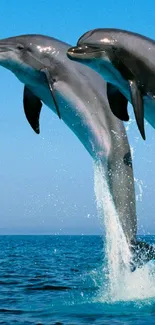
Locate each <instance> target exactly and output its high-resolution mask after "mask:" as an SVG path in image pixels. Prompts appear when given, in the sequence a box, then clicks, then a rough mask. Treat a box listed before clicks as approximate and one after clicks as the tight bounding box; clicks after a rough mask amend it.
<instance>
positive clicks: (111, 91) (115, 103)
mask: <svg viewBox="0 0 155 325" xmlns="http://www.w3.org/2000/svg"><path fill="white" fill-rule="evenodd" d="M107 96H108V101H109V105H110V108H111V110H112V112H113V114H114V115H115V116H116V117H118V118H119V119H120V120H122V121H128V120H129V115H128V112H127V105H128V101H127V99H126V98H125V97H124V96H123V95H122V94H121V92H120V91H119V90H118V89H117V88H116V87H115V86H113V85H112V84H110V83H107Z"/></svg>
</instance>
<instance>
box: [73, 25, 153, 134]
mask: <svg viewBox="0 0 155 325" xmlns="http://www.w3.org/2000/svg"><path fill="white" fill-rule="evenodd" d="M68 56H69V57H70V58H72V59H75V60H77V61H79V62H81V63H82V62H83V63H84V64H86V65H88V66H90V67H91V68H92V69H94V70H96V71H97V72H99V73H100V74H101V75H102V76H103V78H104V79H105V80H106V81H107V83H108V84H107V95H108V99H109V104H110V107H111V110H112V112H113V113H114V114H115V115H116V116H117V117H118V118H120V119H121V120H124V121H127V120H128V119H129V116H128V112H127V102H128V101H129V102H131V104H132V106H133V109H134V113H135V118H136V121H137V125H138V128H139V130H140V133H141V135H142V137H143V139H145V130H144V117H145V119H146V120H147V121H148V122H149V123H150V124H151V125H152V127H153V128H155V41H154V40H152V39H150V38H147V37H144V36H142V35H139V34H137V33H133V32H128V31H124V30H120V29H108V28H105V29H95V30H91V31H89V32H87V33H85V34H84V35H83V36H81V37H80V39H79V40H78V43H77V47H74V48H71V49H69V51H68Z"/></svg>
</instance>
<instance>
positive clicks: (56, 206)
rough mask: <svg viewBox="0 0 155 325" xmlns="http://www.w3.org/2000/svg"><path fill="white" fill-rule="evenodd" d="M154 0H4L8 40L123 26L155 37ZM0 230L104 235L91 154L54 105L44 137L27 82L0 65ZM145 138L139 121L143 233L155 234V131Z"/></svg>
mask: <svg viewBox="0 0 155 325" xmlns="http://www.w3.org/2000/svg"><path fill="white" fill-rule="evenodd" d="M154 13H155V3H154V0H148V1H144V0H125V1H122V0H108V1H103V0H96V1H90V0H89V1H88V0H74V1H70V0H65V1H64V0H56V1H51V0H26V1H21V0H16V1H15V0H7V1H6V0H1V1H0V38H5V37H9V36H16V35H19V34H28V33H39V34H45V35H49V36H52V37H55V38H59V39H60V40H63V41H66V42H68V43H70V44H72V45H74V44H75V43H76V41H77V39H78V38H79V36H80V35H81V34H83V33H84V32H86V31H87V30H89V29H93V28H99V27H115V28H123V29H128V30H131V31H135V32H139V33H141V34H144V35H147V36H149V37H151V38H154V39H155V14H154ZM0 95H1V96H0V221H1V222H0V234H3V233H8V234H10V233H24V234H27V233H60V234H64V233H65V234H72V233H74V234H81V233H84V234H89V233H91V234H92V233H94V234H96V233H99V232H100V227H99V221H98V218H97V213H96V207H95V198H94V190H93V167H92V160H91V158H90V157H89V155H88V153H87V152H86V150H85V149H84V147H83V146H82V144H81V143H80V142H79V140H78V139H77V138H76V137H75V135H74V134H73V133H72V132H71V130H70V129H68V128H67V127H66V126H65V124H64V123H63V122H62V121H60V120H59V119H58V118H57V117H56V116H55V115H54V114H53V113H52V111H50V109H49V108H47V107H45V106H44V107H43V109H42V114H41V134H40V136H37V135H36V134H35V133H34V132H33V131H32V129H31V128H30V126H29V124H28V123H27V121H26V118H25V115H24V112H23V106H22V100H23V85H22V84H21V83H20V82H19V81H18V80H17V79H16V78H15V76H14V75H13V74H11V72H9V71H7V70H5V69H4V68H2V67H0ZM146 136H147V141H146V142H145V143H144V141H142V140H141V138H140V136H139V133H138V131H137V128H136V124H135V123H132V124H131V126H130V130H129V138H130V142H131V145H132V146H133V147H134V148H135V151H134V156H135V158H134V173H135V177H136V179H138V180H139V181H138V183H139V184H141V185H142V189H143V198H142V200H143V201H140V195H139V194H140V193H141V192H140V191H139V189H138V186H137V185H136V192H137V195H138V202H137V214H138V219H139V232H140V233H144V230H145V232H146V233H147V232H150V233H155V216H154V211H155V168H154V166H155V162H154V159H155V130H153V129H152V128H151V127H150V126H146Z"/></svg>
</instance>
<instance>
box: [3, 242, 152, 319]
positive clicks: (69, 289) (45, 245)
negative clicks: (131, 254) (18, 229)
mask: <svg viewBox="0 0 155 325" xmlns="http://www.w3.org/2000/svg"><path fill="white" fill-rule="evenodd" d="M141 239H143V240H144V239H145V240H146V241H147V242H150V243H155V236H146V237H145V238H141ZM106 247H107V245H106V239H105V237H103V238H102V237H100V236H0V252H1V254H0V324H9V325H13V324H25V325H26V324H27V325H28V324H33V325H34V324H38V325H39V324H40V325H41V324H44V325H47V324H57V325H58V324H59V325H60V324H68V325H69V324H70V325H71V324H72V325H73V324H100V325H102V324H109V325H111V324H134V325H137V324H155V266H154V263H153V262H150V263H148V265H145V266H144V267H143V268H142V269H138V270H136V271H135V272H134V273H130V274H129V273H128V275H129V278H127V279H124V278H123V281H122V282H121V278H119V279H118V281H120V283H119V286H118V289H116V288H115V289H116V290H118V292H117V296H116V295H113V290H111V285H112V284H109V281H110V279H109V274H108V264H107V258H106V254H107V253H106ZM114 285H115V282H114ZM115 294H116V292H115ZM119 294H120V296H119Z"/></svg>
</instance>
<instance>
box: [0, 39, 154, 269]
mask: <svg viewBox="0 0 155 325" xmlns="http://www.w3.org/2000/svg"><path fill="white" fill-rule="evenodd" d="M69 47H70V45H68V44H66V43H63V42H61V41H59V40H56V39H54V38H51V37H47V36H43V35H23V36H17V37H11V38H7V39H4V40H0V65H2V66H3V67H5V68H7V69H9V70H11V71H12V72H13V73H14V74H15V75H16V76H17V77H18V79H19V80H20V81H21V82H22V83H24V84H25V86H24V99H23V103H24V111H25V114H26V117H27V119H28V121H29V123H30V125H31V126H32V128H33V129H34V131H35V132H36V133H39V132H40V129H39V116H40V112H41V107H42V103H44V104H45V105H47V106H48V107H49V108H50V109H52V110H53V111H54V112H55V113H56V114H57V115H58V117H59V118H61V119H62V120H63V121H64V122H65V123H66V124H67V125H68V126H69V128H70V129H71V130H72V131H73V132H74V133H75V134H76V136H77V137H78V138H79V140H80V141H81V142H82V144H83V145H84V146H85V148H86V149H87V151H88V152H89V153H90V155H91V156H92V157H93V159H94V160H96V161H100V162H101V163H102V165H103V168H104V170H105V173H106V177H107V181H108V184H109V188H110V192H111V195H112V198H113V202H114V204H115V208H116V211H117V213H118V216H119V220H120V223H121V226H122V229H123V232H124V234H125V236H126V239H127V242H128V244H129V245H130V248H131V249H133V251H136V249H137V247H139V246H138V245H140V243H138V244H137V242H136V232H137V218H136V208H135V192H134V181H133V171H132V164H131V153H130V148H129V144H128V140H127V136H126V132H125V128H124V125H123V122H122V121H120V120H119V119H118V118H117V117H115V116H114V114H113V113H112V112H111V110H110V108H109V103H108V99H107V96H106V93H107V85H106V82H105V81H104V80H103V78H102V77H101V76H99V74H97V73H96V72H95V71H93V70H91V69H89V68H88V67H85V66H83V65H81V64H80V63H76V62H73V61H71V60H69V58H68V57H67V55H66V53H67V50H68V49H69ZM141 245H142V249H140V255H141V252H142V250H143V247H144V246H145V244H141ZM150 252H151V253H150ZM150 255H151V257H150ZM152 256H153V252H152V248H150V249H149V250H148V259H150V258H152ZM137 260H138V258H137ZM138 263H139V261H138ZM140 263H141V262H140ZM140 263H139V264H140Z"/></svg>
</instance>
